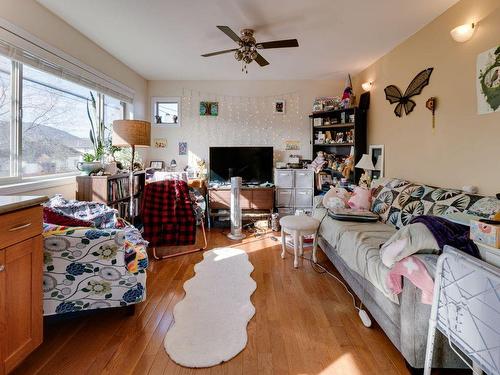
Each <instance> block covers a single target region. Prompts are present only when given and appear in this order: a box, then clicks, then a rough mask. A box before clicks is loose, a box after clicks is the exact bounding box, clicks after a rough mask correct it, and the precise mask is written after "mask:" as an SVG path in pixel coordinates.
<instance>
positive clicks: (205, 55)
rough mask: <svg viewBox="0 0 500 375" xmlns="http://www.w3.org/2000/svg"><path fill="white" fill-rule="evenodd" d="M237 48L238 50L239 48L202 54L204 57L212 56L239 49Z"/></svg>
mask: <svg viewBox="0 0 500 375" xmlns="http://www.w3.org/2000/svg"><path fill="white" fill-rule="evenodd" d="M237 50H238V48H233V49H226V50H224V51H218V52H211V53H205V54H203V55H201V56H203V57H210V56H215V55H222V54H223V53H228V52H234V51H237Z"/></svg>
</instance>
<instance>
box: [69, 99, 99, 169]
mask: <svg viewBox="0 0 500 375" xmlns="http://www.w3.org/2000/svg"><path fill="white" fill-rule="evenodd" d="M87 117H88V119H89V122H90V131H89V138H90V142H91V143H92V148H93V150H92V152H86V153H84V154H83V155H82V161H81V162H78V163H77V165H76V168H77V169H78V170H79V171H81V172H82V174H84V175H90V174H91V173H92V172H96V171H98V170H100V169H103V168H104V156H105V153H106V152H105V147H104V130H105V127H104V121H102V120H100V119H99V115H98V112H97V103H96V100H95V97H94V94H93V93H92V91H91V92H90V100H87Z"/></svg>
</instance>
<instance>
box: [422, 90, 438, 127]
mask: <svg viewBox="0 0 500 375" xmlns="http://www.w3.org/2000/svg"><path fill="white" fill-rule="evenodd" d="M436 101H437V99H436V98H435V97H434V96H432V97H430V98H429V99H427V101H426V102H425V107H426V108H427V109H428V110H429V111H431V112H432V131H434V129H435V128H436V120H435V117H436V116H434V113H435V112H436Z"/></svg>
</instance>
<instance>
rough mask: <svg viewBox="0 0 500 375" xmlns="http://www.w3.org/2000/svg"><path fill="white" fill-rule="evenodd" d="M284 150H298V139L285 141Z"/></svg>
mask: <svg viewBox="0 0 500 375" xmlns="http://www.w3.org/2000/svg"><path fill="white" fill-rule="evenodd" d="M285 150H300V141H285Z"/></svg>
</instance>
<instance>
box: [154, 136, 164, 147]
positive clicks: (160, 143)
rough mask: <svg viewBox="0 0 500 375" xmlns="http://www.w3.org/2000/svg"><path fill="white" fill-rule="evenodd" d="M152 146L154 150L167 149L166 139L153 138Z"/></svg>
mask: <svg viewBox="0 0 500 375" xmlns="http://www.w3.org/2000/svg"><path fill="white" fill-rule="evenodd" d="M154 146H155V147H156V148H167V139H166V138H155V139H154Z"/></svg>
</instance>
